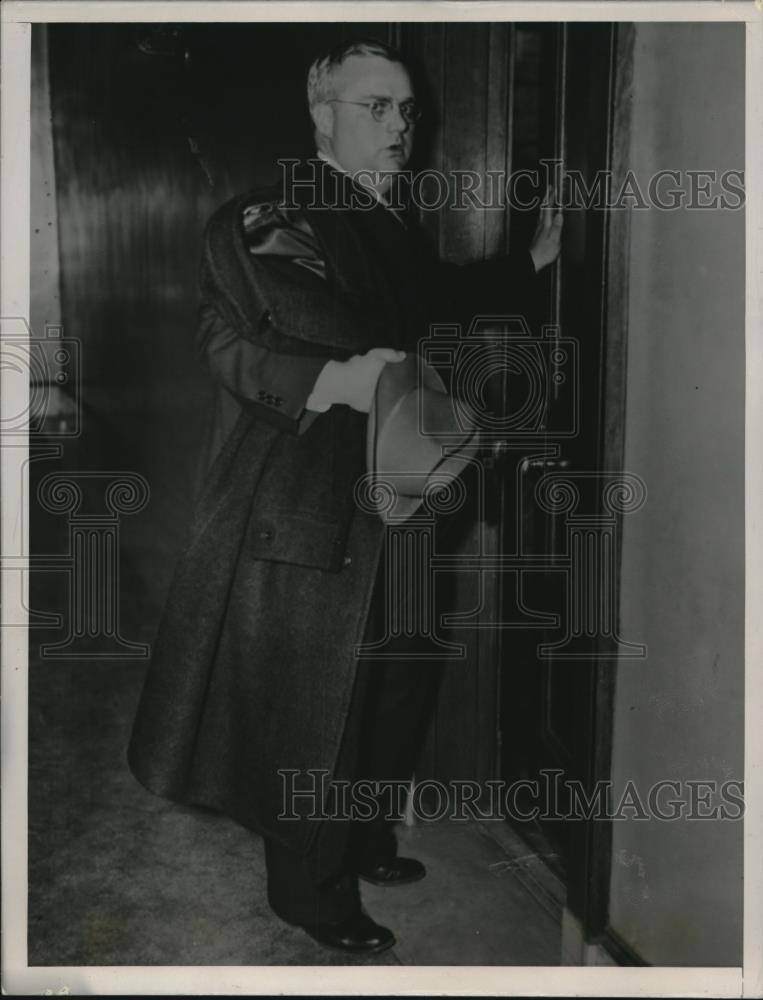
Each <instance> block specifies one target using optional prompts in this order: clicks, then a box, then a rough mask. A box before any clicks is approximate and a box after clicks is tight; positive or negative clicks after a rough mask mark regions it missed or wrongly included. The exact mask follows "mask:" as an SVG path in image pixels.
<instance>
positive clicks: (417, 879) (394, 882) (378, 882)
mask: <svg viewBox="0 0 763 1000" xmlns="http://www.w3.org/2000/svg"><path fill="white" fill-rule="evenodd" d="M426 874H427V873H426V872H422V873H421V875H413V876H412V877H411V878H396V879H391V880H389V881H385V880H384V879H377V878H368V876H367V875H358V878H359V879H360V880H361V881H362V882H368V884H369V885H380V886H383V887H384V888H387V887H389V886H394V885H411V883H413V882H420V881H421V880H422V879H423V878H426Z"/></svg>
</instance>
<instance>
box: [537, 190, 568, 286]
mask: <svg viewBox="0 0 763 1000" xmlns="http://www.w3.org/2000/svg"><path fill="white" fill-rule="evenodd" d="M553 193H554V192H553V188H552V187H550V186H549V187H548V188H546V197H545V198H544V200H543V204H542V205H541V207H540V216H539V217H538V225H537V226H536V227H535V234H534V235H533V238H532V243H531V244H530V256H531V257H532V259H533V264H534V265H535V271H536V273H537V272H538V271H540V269H541V268H543V267H546V265H547V264H553V262H554V261H555V260H556V258H557V257H558V256H559V251H560V250H561V248H562V223H563V221H564V220H563V218H562V213H561V210H560V209H556V211H555V210H554V207H553Z"/></svg>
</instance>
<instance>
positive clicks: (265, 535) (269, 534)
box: [260, 528, 273, 542]
mask: <svg viewBox="0 0 763 1000" xmlns="http://www.w3.org/2000/svg"><path fill="white" fill-rule="evenodd" d="M260 538H261V539H262V540H263V542H272V540H273V529H272V528H265V530H264V531H261V532H260Z"/></svg>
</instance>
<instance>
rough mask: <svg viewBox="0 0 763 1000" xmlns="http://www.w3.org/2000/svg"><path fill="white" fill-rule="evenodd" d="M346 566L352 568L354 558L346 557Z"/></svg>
mask: <svg viewBox="0 0 763 1000" xmlns="http://www.w3.org/2000/svg"><path fill="white" fill-rule="evenodd" d="M344 564H345V566H352V556H345V557H344Z"/></svg>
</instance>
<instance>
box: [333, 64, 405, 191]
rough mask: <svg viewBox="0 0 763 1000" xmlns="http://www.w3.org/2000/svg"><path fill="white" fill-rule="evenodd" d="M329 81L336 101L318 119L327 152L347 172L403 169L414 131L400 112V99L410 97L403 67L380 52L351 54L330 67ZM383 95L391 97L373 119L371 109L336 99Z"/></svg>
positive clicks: (373, 98) (377, 98) (375, 97)
mask: <svg viewBox="0 0 763 1000" xmlns="http://www.w3.org/2000/svg"><path fill="white" fill-rule="evenodd" d="M331 84H332V97H334V98H336V99H337V100H336V101H331V102H330V103H329V104H328V105H327V107H328V108H329V109H330V112H327V113H326V114H325V115H324V117H323V118H322V119H320V120H319V122H318V127H319V130H320V131H321V132H323V134H324V140H325V141H326V144H327V146H328V150H327V151H328V152H329V153H330V154H331V156H333V158H334V159H335V160H336V161H337V163H339V164H340V166H342V167H344V169H345V170H347V171H348V172H349V173H355V172H356V171H358V170H370V171H381V172H389V171H395V170H402V169H403V167H404V166H405V164H406V163H407V162H408V160H409V158H410V155H411V150H412V148H413V131H414V126H413V125H412V124H409V123H408V122H406V121H405V119H404V118H403V116H402V115H401V113H400V103H401V102H403V101H411V100H413V96H414V95H413V89H412V87H411V79H410V77H409V75H408V71H407V70H406V69H405V67H404V66H402V65H401V64H400V63H395V62H390V61H389V60H388V59H384V58H383V57H382V56H372V55H351V56H348V57H347V59H345V61H344V62H343V63H342V65H341V66H339V67H338V68H337V69H336V70H334V72H333V74H332V78H331ZM384 99H387V100H389V99H391V100H392V101H394V102H395V103H394V105H393V107H392V109H391V111H390V114H389V117H388V118H387V120H386V121H384V122H377V121H375V120H374V118H373V115H372V114H371V110H370V108H367V107H362V106H361V105H358V104H344V103H341V102H343V101H363V102H368V103H370V102H372V101H374V100H384ZM381 186H382V187H384V188H386V187H387V186H388V184H383V185H381Z"/></svg>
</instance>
